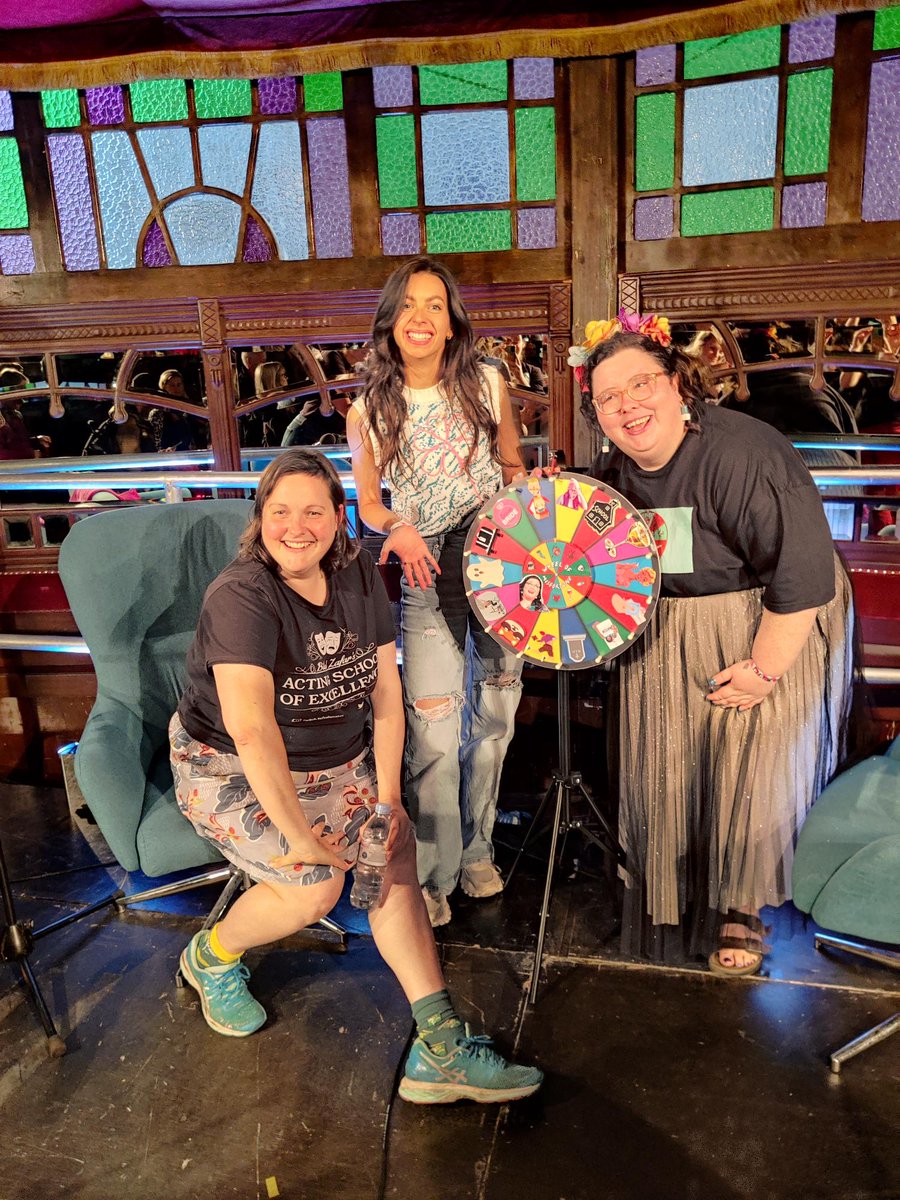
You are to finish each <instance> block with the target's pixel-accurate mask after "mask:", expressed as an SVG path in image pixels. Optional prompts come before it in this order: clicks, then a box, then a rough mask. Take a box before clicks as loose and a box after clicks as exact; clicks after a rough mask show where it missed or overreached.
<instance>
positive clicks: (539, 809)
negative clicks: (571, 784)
mask: <svg viewBox="0 0 900 1200" xmlns="http://www.w3.org/2000/svg"><path fill="white" fill-rule="evenodd" d="M556 790H557V783H556V776H555V775H554V782H553V783H551V784H550V786H549V787H548V788H547V790H546V792H545V793H544V798H543V800H541V802H540V804H539V805H538V807H537V812H536V813H535V814H534V816H533V817H532V818H531V824H530V825H529V826H528V831H527V833H526V834H525V837H524V838H523V839H522V845H521V846H520V847H519V852H518V854H517V855H516V857H515V858H514V859H513V865H512V866H511V867H510V869H509V871H508V872H507V875H506V883H505V885H504V886H505V887H509V885H510V884H511V883H512V877H513V875H515V873H516V868H517V867H518V865H519V859H520V858H521V857H522V855H523V854H524V853H525V850H526V849H527V847H528V843H529V842H530V841H531V839H532V837H533V836H534V833H535V831H536V830H537V827H538V822H539V821H540V819H541V817H542V816H543V815H544V809H545V808H546V807H547V801H548V800H549V799H550V797H551V796H552V795H554V793H555V792H556Z"/></svg>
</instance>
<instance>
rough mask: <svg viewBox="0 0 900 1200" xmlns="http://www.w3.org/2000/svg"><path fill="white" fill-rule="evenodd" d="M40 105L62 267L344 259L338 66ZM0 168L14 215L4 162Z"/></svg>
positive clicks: (63, 94)
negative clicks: (299, 73)
mask: <svg viewBox="0 0 900 1200" xmlns="http://www.w3.org/2000/svg"><path fill="white" fill-rule="evenodd" d="M301 98H302V104H301V106H300V109H299V111H298V101H299V100H301ZM42 106H43V113H44V123H45V125H46V127H47V131H48V134H47V150H48V160H49V162H50V169H51V178H52V184H53V192H54V199H55V204H56V216H57V222H58V225H59V233H60V243H61V246H62V253H63V262H64V264H65V267H66V269H67V270H69V271H85V270H96V269H98V268H103V267H105V268H110V269H127V268H134V267H136V266H143V267H167V266H199V265H203V264H211V263H235V262H243V263H253V262H268V261H270V260H271V259H273V258H280V259H286V260H296V259H305V258H309V257H310V256H311V255H313V254H315V255H316V256H317V257H319V258H346V257H349V256H350V255H351V254H352V253H353V241H352V231H351V224H350V182H349V169H348V161H347V142H346V133H345V127H344V117H343V114H342V111H341V110H342V108H343V83H342V77H341V74H340V72H328V73H323V74H317V75H308V76H306V77H304V78H302V79H300V80H299V81H298V79H297V78H295V77H293V76H289V77H285V78H267V79H261V80H259V81H258V82H257V83H256V84H255V85H254V84H253V82H252V81H251V80H248V79H195V80H184V79H163V80H146V81H142V82H140V83H134V84H131V85H130V86H124V85H123V86H121V87H119V86H107V87H97V88H88V89H86V90H85V92H84V93H83V95H82V94H80V93H79V92H78V91H77V90H75V89H68V90H58V91H52V92H44V93H43V94H42ZM320 113H321V114H328V115H327V116H319V115H318V114H320ZM2 114H3V108H2V103H0V122H2ZM116 126H120V127H121V126H124V128H116ZM129 126H130V128H129ZM11 144H12V147H13V150H15V144H14V143H11ZM7 153H8V154H9V153H10V152H7ZM0 170H2V172H3V173H2V176H0V187H5V188H6V189H7V191H8V192H9V195H10V199H9V201H8V208H9V214H12V211H13V208H14V203H13V198H12V197H13V193H14V190H15V189H14V178H13V176H14V172H13V169H12V162H11V159H10V162H9V163H8V164H7V163H6V162H5V160H2V159H0ZM307 181H308V182H307ZM20 215H21V214H20ZM22 223H24V224H27V219H26V220H25V221H24V222H22ZM0 224H2V218H0ZM8 227H9V226H8Z"/></svg>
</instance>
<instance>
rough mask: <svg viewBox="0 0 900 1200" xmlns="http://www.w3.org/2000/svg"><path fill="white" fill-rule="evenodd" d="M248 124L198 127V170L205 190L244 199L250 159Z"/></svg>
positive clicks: (249, 130)
mask: <svg viewBox="0 0 900 1200" xmlns="http://www.w3.org/2000/svg"><path fill="white" fill-rule="evenodd" d="M250 134H251V129H250V126H249V125H201V126H200V128H199V129H198V130H197V141H198V143H199V146H200V167H201V172H202V176H203V183H204V185H205V186H206V187H215V188H221V189H222V191H223V192H234V193H235V195H238V196H243V194H244V187H245V185H246V183H247V162H248V159H249V157H250Z"/></svg>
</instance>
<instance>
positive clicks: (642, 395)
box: [593, 371, 667, 417]
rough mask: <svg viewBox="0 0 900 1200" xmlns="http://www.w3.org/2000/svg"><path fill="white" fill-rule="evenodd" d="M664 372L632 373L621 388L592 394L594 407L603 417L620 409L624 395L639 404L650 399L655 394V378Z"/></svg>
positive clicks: (609, 415)
mask: <svg viewBox="0 0 900 1200" xmlns="http://www.w3.org/2000/svg"><path fill="white" fill-rule="evenodd" d="M666 373H667V372H665V371H651V372H649V373H648V374H646V375H634V376H632V378H631V379H629V380H628V382H627V383H626V384H625V387H624V388H623V389H619V388H611V389H610V390H609V391H608V392H601V393H600V395H599V396H594V397H593V405H594V408H596V409H597V411H598V412H601V413H603V415H604V417H612V416H615V414H616V413H619V412H621V411H622V405H623V404H624V402H625V397H626V396H630V397H631V399H632V400H636V401H637V402H638V403H639V404H640V403H641V402H642V401H644V400H651V399H652V398H653V396H654V395H655V394H656V381H657V379H658V378H659V377H660V375H665V374H666Z"/></svg>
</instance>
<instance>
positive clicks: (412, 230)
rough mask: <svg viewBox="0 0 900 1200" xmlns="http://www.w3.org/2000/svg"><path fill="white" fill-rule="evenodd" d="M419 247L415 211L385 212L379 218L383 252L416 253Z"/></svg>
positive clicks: (419, 234) (420, 245) (419, 240)
mask: <svg viewBox="0 0 900 1200" xmlns="http://www.w3.org/2000/svg"><path fill="white" fill-rule="evenodd" d="M421 247H422V242H421V233H420V230H419V218H418V217H417V216H416V214H415V213H385V215H384V216H383V217H382V218H381V251H382V253H383V254H387V255H393V254H396V255H409V254H418V253H419V250H420V249H421Z"/></svg>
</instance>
